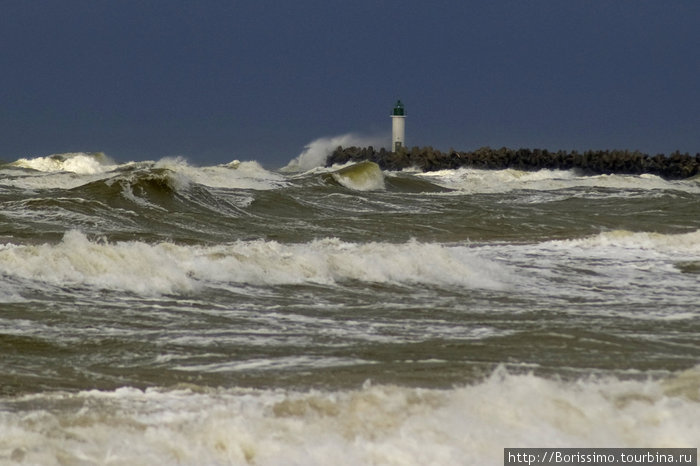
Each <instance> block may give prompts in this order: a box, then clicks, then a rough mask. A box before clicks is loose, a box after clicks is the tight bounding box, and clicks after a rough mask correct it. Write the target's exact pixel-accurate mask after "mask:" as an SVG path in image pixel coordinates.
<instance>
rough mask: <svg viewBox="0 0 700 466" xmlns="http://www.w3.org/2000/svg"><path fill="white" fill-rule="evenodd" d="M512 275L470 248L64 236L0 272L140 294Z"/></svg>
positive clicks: (13, 249) (466, 280)
mask: <svg viewBox="0 0 700 466" xmlns="http://www.w3.org/2000/svg"><path fill="white" fill-rule="evenodd" d="M507 270H508V269H507V268H506V267H504V266H502V265H500V264H497V263H495V262H491V261H488V260H485V259H482V258H480V257H479V256H478V255H477V254H476V253H475V252H474V251H473V250H472V249H470V248H469V247H466V246H445V245H441V244H436V243H419V242H416V241H410V242H408V243H400V244H391V243H365V244H355V243H347V242H343V241H340V240H337V239H323V240H316V241H312V242H310V243H301V244H281V243H277V242H275V241H262V240H257V241H238V242H235V243H231V244H226V245H219V246H211V247H204V246H184V245H175V244H171V243H158V244H148V243H143V242H138V241H129V242H118V243H106V242H101V241H90V240H88V238H87V237H86V236H85V235H84V234H82V233H80V232H78V231H70V232H67V233H66V234H65V236H64V238H63V241H61V242H60V243H58V244H42V245H27V246H18V245H5V246H4V247H1V248H0V274H5V275H6V276H8V277H16V278H21V279H29V280H35V281H38V282H39V283H49V284H52V285H55V286H90V287H98V288H104V289H117V290H127V291H131V292H134V293H139V294H167V293H187V292H189V291H192V290H196V289H199V288H201V287H202V286H218V284H219V283H220V284H221V285H222V286H224V287H225V286H228V284H229V283H247V284H254V285H275V284H303V283H317V284H333V283H336V282H342V281H347V280H359V281H365V282H378V283H397V284H414V283H418V284H436V285H445V286H465V287H485V288H501V287H503V286H505V285H504V283H506V282H507V281H506V280H505V279H506V277H507V275H508V271H507Z"/></svg>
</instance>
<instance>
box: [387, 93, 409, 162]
mask: <svg viewBox="0 0 700 466" xmlns="http://www.w3.org/2000/svg"><path fill="white" fill-rule="evenodd" d="M405 131H406V111H405V110H404V108H403V104H402V103H401V101H400V100H397V101H396V105H394V110H393V111H392V112H391V150H392V152H398V151H399V149H401V148H402V147H404V146H405V143H404V133H405Z"/></svg>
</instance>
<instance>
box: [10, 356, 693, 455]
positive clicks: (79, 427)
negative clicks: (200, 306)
mask: <svg viewBox="0 0 700 466" xmlns="http://www.w3.org/2000/svg"><path fill="white" fill-rule="evenodd" d="M0 402H2V404H3V405H4V406H6V408H7V409H4V410H3V411H2V412H0V431H2V432H3V435H2V436H0V460H4V461H8V460H14V461H24V462H27V463H31V464H46V465H52V464H66V463H71V464H76V463H81V464H83V463H84V464H133V465H141V464H167V463H177V464H183V465H194V464H240V465H243V464H256V465H259V466H265V465H301V464H304V465H310V466H314V465H326V464H331V463H332V464H336V465H340V466H343V465H345V466H351V465H380V464H381V465H397V466H398V465H401V466H409V465H425V464H451V465H473V464H500V463H501V462H502V460H503V449H504V448H505V447H515V446H517V447H544V446H546V447H578V448H584V447H596V448H605V447H616V448H620V447H649V446H654V447H695V446H696V445H697V439H698V438H700V416H698V412H699V410H700V369H699V368H695V369H690V370H687V371H685V372H681V373H677V374H674V375H672V376H670V377H668V378H667V379H665V380H646V381H633V380H627V381H625V380H620V379H617V378H614V377H610V378H605V379H584V380H579V381H569V382H565V381H557V380H550V379H545V378H541V377H537V376H534V375H514V374H510V373H508V372H507V371H505V370H504V369H503V368H499V369H497V370H496V371H495V372H494V373H493V375H491V376H490V377H489V378H487V379H486V380H484V381H482V382H478V383H475V384H472V385H466V386H460V387H455V388H452V389H448V390H435V389H422V388H409V387H398V386H391V385H378V386H375V385H372V384H371V383H369V382H368V383H365V385H364V386H363V387H361V388H357V389H354V390H341V391H316V390H311V391H307V392H296V391H289V390H254V389H240V388H229V389H209V388H203V387H195V386H191V387H182V388H175V389H169V390H166V389H157V388H152V389H147V390H145V391H142V390H138V389H134V388H120V389H117V390H114V391H96V390H92V391H84V392H79V393H76V394H68V393H47V394H36V395H28V396H25V397H20V398H16V399H1V400H0Z"/></svg>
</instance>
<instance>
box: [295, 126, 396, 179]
mask: <svg viewBox="0 0 700 466" xmlns="http://www.w3.org/2000/svg"><path fill="white" fill-rule="evenodd" d="M388 139H389V138H388V137H386V136H360V135H357V134H353V133H348V134H342V135H340V136H331V137H324V138H318V139H315V140H313V141H311V142H310V143H308V144H307V145H306V146H305V147H304V150H303V151H302V152H301V154H299V155H298V156H296V157H295V158H294V159H292V160H291V161H290V162H289V163H288V164H287V165H286V166H284V167H283V168H282V169H281V170H282V171H283V172H303V171H307V170H311V169H313V168H316V167H322V166H324V165H325V164H326V159H327V158H328V156H329V155H330V154H331V153H332V152H333V151H334V150H335V149H336V148H337V147H338V146H342V147H350V146H357V147H367V146H375V147H380V146H382V145H384V144H385V143H386V141H388Z"/></svg>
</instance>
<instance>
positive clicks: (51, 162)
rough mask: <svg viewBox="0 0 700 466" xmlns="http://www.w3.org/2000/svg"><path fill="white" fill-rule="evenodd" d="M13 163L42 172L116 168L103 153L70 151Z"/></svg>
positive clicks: (93, 171)
mask: <svg viewBox="0 0 700 466" xmlns="http://www.w3.org/2000/svg"><path fill="white" fill-rule="evenodd" d="M12 165H14V166H16V167H21V168H30V169H32V170H38V171H41V172H72V173H77V174H81V175H95V174H98V173H104V172H107V171H110V170H112V169H114V167H115V163H114V162H113V161H112V160H111V159H110V158H109V157H107V156H106V155H104V154H103V153H85V152H69V153H65V154H54V155H49V156H47V157H35V158H22V159H19V160H17V161H16V162H14V163H13V164H12Z"/></svg>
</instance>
